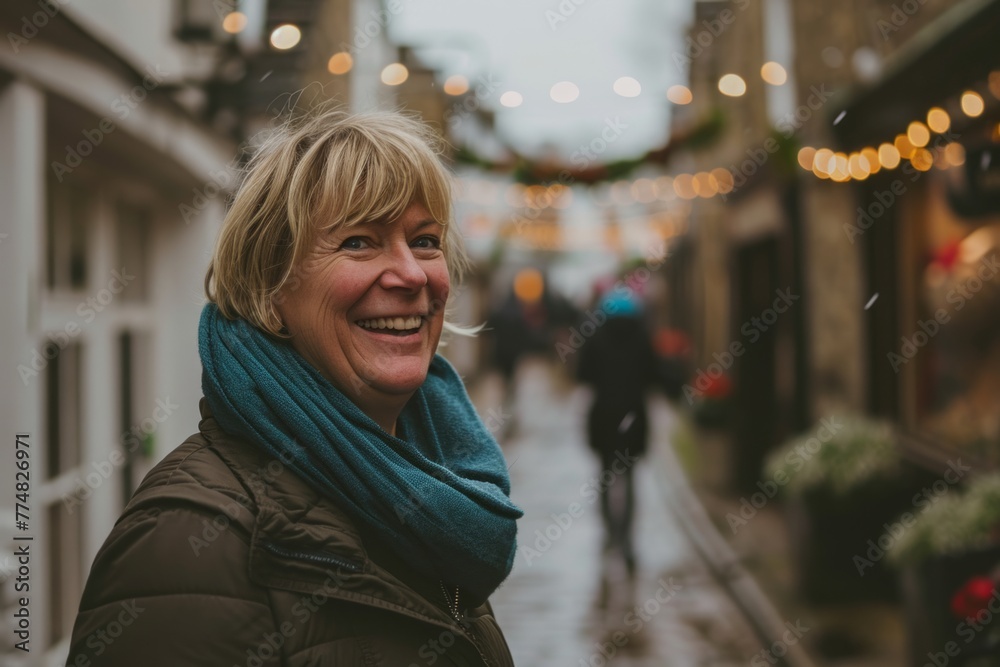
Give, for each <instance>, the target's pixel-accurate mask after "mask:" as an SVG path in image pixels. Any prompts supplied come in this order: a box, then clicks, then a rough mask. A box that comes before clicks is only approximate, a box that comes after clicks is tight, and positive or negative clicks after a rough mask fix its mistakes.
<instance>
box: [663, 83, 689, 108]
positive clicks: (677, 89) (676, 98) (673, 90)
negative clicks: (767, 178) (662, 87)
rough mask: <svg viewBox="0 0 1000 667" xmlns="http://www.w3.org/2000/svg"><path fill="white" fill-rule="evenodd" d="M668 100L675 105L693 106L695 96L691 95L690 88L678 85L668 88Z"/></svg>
mask: <svg viewBox="0 0 1000 667" xmlns="http://www.w3.org/2000/svg"><path fill="white" fill-rule="evenodd" d="M667 99H668V100H670V101H671V102H673V103H674V104H679V105H685V104H691V100H692V99H694V96H693V95H691V89H690V88H688V87H687V86H682V85H680V84H677V85H674V86H670V88H667Z"/></svg>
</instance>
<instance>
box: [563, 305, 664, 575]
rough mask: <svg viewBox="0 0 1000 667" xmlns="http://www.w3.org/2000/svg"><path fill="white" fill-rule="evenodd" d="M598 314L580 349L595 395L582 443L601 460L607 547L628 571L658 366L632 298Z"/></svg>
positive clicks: (585, 378) (583, 375)
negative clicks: (638, 469)
mask: <svg viewBox="0 0 1000 667" xmlns="http://www.w3.org/2000/svg"><path fill="white" fill-rule="evenodd" d="M600 312H602V313H603V314H605V315H606V316H607V321H606V322H604V323H603V324H601V325H600V326H598V327H597V329H596V331H595V332H594V334H593V335H592V336H591V337H590V338H589V339H587V340H586V342H585V343H584V345H583V347H582V348H581V350H580V361H579V367H578V374H579V379H580V380H581V381H582V382H584V383H586V384H589V385H591V386H592V387H593V391H594V399H593V403H592V404H591V407H590V411H589V413H588V415H587V441H588V444H589V445H590V448H591V449H593V450H594V452H595V453H596V454H597V456H598V458H599V459H600V461H601V471H602V473H601V487H602V488H601V491H602V494H601V508H602V513H603V517H604V521H605V527H606V529H607V542H606V547H608V548H610V549H614V548H616V549H619V550H620V551H621V552H622V554H623V555H624V557H625V561H626V564H627V565H628V567H629V570H630V571H632V570H634V567H635V556H634V551H633V546H632V539H631V529H632V520H633V516H634V509H635V489H634V481H633V473H634V469H635V463H636V461H638V459H639V457H641V456H642V455H643V454H644V453H645V452H646V449H647V446H648V440H649V417H648V414H647V410H646V392H647V390H648V389H650V388H651V387H652V386H654V385H656V384H657V383H658V382H659V380H660V377H659V372H658V369H659V365H658V359H657V356H656V353H655V352H654V350H653V345H652V341H651V338H650V335H649V333H648V331H647V330H646V326H645V323H644V322H643V320H642V318H641V316H640V310H639V305H638V301H637V299H636V297H634V296H633V295H631V294H630V293H626V294H617V293H612V294H611V295H609V296H608V297H606V298H605V299H604V300H603V301H602V302H601V305H600Z"/></svg>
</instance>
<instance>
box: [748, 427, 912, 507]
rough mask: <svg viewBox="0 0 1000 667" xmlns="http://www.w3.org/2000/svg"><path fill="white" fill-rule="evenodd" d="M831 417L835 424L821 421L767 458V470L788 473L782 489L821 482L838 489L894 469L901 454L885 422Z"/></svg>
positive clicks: (797, 489) (843, 491)
mask: <svg viewBox="0 0 1000 667" xmlns="http://www.w3.org/2000/svg"><path fill="white" fill-rule="evenodd" d="M830 422H831V423H835V424H837V425H838V428H836V429H831V428H830V427H829V426H826V427H824V426H823V425H822V422H821V423H820V424H817V425H815V426H814V427H813V428H812V429H811V430H810V431H808V432H807V433H804V434H802V435H800V436H797V437H795V438H793V439H791V440H789V441H788V442H787V443H785V444H784V445H783V446H782V447H781V448H779V449H778V450H777V451H775V452H774V453H773V454H772V455H771V456H770V457H769V458H768V461H767V470H768V472H769V474H770V475H771V476H774V475H776V474H779V473H783V474H784V475H785V476H786V477H787V478H788V484H787V485H785V486H784V487H783V488H784V491H785V492H786V493H790V494H800V493H803V492H804V491H806V490H808V489H814V488H826V489H828V490H830V491H832V492H834V493H836V494H841V495H842V494H846V493H847V492H849V491H850V490H851V489H853V488H856V487H857V486H858V485H860V484H863V483H865V482H868V481H871V480H875V479H880V478H886V477H892V476H894V475H896V474H897V473H898V471H899V468H900V457H899V453H898V451H897V450H896V447H895V438H894V436H893V428H892V425H891V424H890V423H888V422H884V421H874V420H871V419H867V418H864V417H857V416H855V417H848V418H835V419H833V420H830ZM831 430H832V431H833V433H832V434H830V433H829V432H830V431H831ZM823 433H826V434H828V435H830V437H828V438H827V439H826V441H823V439H822V438H821V437H820V436H821V434H823Z"/></svg>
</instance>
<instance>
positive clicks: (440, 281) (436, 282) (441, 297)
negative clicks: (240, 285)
mask: <svg viewBox="0 0 1000 667" xmlns="http://www.w3.org/2000/svg"><path fill="white" fill-rule="evenodd" d="M427 286H428V287H429V288H430V291H431V298H432V299H433V301H434V302H435V305H436V306H438V310H441V311H442V312H443V311H444V306H445V302H446V301H447V300H448V294H449V293H450V292H451V277H450V276H449V275H448V265H447V264H445V263H444V262H442V263H441V265H440V266H438V267H435V268H434V269H433V270H430V271H428V272H427Z"/></svg>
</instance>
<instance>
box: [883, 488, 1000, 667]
mask: <svg viewBox="0 0 1000 667" xmlns="http://www.w3.org/2000/svg"><path fill="white" fill-rule="evenodd" d="M889 556H890V560H891V561H892V562H893V563H895V564H897V565H898V566H900V568H901V569H902V578H903V584H904V585H903V595H904V600H905V602H906V605H905V606H906V609H907V611H908V618H907V624H908V627H909V634H910V645H911V649H912V651H913V654H914V657H915V659H922V658H923V656H925V655H926V654H927V653H928V652H930V653H935V652H939V651H941V650H942V648H941V647H945V646H946V645H947V644H948V643H949V642H953V643H954V647H953V648H954V649H955V650H957V651H959V652H960V653H961V654H962V655H963V656H964V658H971V657H973V656H975V655H978V654H981V653H982V652H984V651H992V653H990V654H991V655H996V652H997V650H998V643H1000V618H997V615H998V614H997V612H998V611H1000V592H998V591H997V585H996V584H997V581H998V579H1000V473H992V474H987V475H982V476H980V477H976V478H974V479H972V480H970V482H969V484H968V486H967V487H966V489H965V491H964V493H963V492H959V491H957V490H951V491H949V492H948V493H947V494H943V495H941V496H940V497H939V498H937V499H936V500H935V502H933V503H931V504H929V505H927V506H926V507H924V508H923V510H922V511H921V512H919V513H918V514H917V515H916V517H915V520H914V521H913V523H912V525H911V526H910V527H909V528H908V530H907V531H906V532H905V533H904V534H903V535H902V536H901V537H900V539H898V540H897V541H896V543H895V544H894V545H893V547H892V549H891V551H890V553H889ZM984 610H985V611H984ZM946 655H947V652H946Z"/></svg>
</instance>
